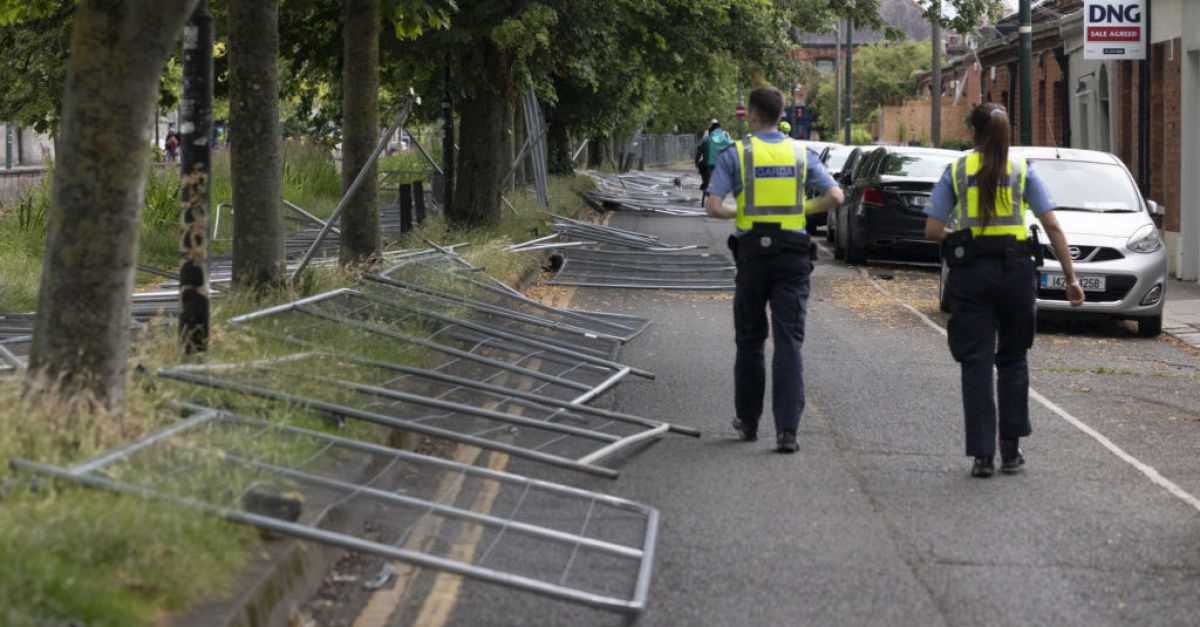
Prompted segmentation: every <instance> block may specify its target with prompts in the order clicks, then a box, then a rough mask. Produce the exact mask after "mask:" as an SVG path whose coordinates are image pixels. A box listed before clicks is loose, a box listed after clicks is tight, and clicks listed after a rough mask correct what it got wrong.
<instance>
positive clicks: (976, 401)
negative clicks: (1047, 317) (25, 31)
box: [925, 103, 1083, 478]
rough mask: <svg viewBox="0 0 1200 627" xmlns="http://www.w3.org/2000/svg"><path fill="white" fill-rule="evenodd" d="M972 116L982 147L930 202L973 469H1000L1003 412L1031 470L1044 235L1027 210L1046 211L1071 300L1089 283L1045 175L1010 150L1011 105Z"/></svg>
mask: <svg viewBox="0 0 1200 627" xmlns="http://www.w3.org/2000/svg"><path fill="white" fill-rule="evenodd" d="M970 125H971V127H972V129H974V132H975V144H976V149H975V150H974V151H972V152H971V153H969V154H967V155H966V156H964V157H962V158H961V159H958V160H957V161H955V162H954V163H952V164H951V165H950V166H949V167H948V168H946V172H945V174H943V175H942V179H941V180H940V181H939V182H938V184H937V185H936V186H935V187H934V189H933V195H932V196H931V198H930V203H929V207H928V208H927V209H926V210H925V213H926V216H927V217H926V221H925V236H926V237H928V238H929V239H931V240H933V241H936V242H941V244H942V256H943V259H945V261H946V264H947V265H948V266H950V276H949V278H948V279H947V282H946V290H947V300H948V304H949V306H950V322H949V324H948V335H949V340H950V353H951V355H953V356H954V359H955V360H956V361H958V362H959V364H960V365H961V369H962V388H963V390H962V395H963V412H964V415H965V418H966V443H967V447H966V448H967V455H968V456H970V457H973V458H974V464H973V466H972V468H971V475H972V476H974V477H981V478H984V477H990V476H992V474H993V473H994V472H995V461H994V459H995V454H996V430H997V429H996V424H997V420H999V431H1000V461H1001V464H1000V471H1001V472H1004V473H1009V474H1012V473H1017V472H1020V471H1021V470H1022V468H1023V466H1024V464H1025V457H1024V455H1023V453H1022V452H1021V449H1020V447H1019V439H1020V438H1023V437H1026V436H1028V435H1029V434H1030V431H1031V427H1030V424H1029V367H1028V365H1027V362H1026V359H1025V355H1026V352H1027V351H1028V350H1029V348H1030V347H1031V346H1032V345H1033V336H1034V331H1035V322H1036V313H1037V312H1036V304H1035V303H1036V298H1037V270H1036V268H1035V263H1034V257H1040V252H1041V251H1040V246H1041V244H1040V243H1038V240H1037V237H1036V230H1035V229H1036V228H1037V227H1036V226H1033V227H1030V225H1028V224H1026V210H1027V209H1028V210H1032V212H1033V214H1034V215H1036V216H1037V217H1038V219H1039V221H1040V222H1041V224H1042V227H1043V228H1044V229H1045V231H1046V235H1048V236H1049V238H1050V243H1051V244H1052V245H1053V247H1054V254H1055V256H1056V257H1057V258H1058V259H1059V260H1060V261H1061V263H1062V266H1063V272H1064V273H1065V274H1066V277H1067V281H1068V286H1067V299H1068V300H1070V301H1071V304H1072V305H1075V306H1078V305H1079V304H1080V303H1082V302H1083V289H1082V288H1081V287H1080V285H1079V281H1078V280H1077V279H1076V278H1075V269H1074V267H1073V266H1072V264H1071V255H1070V253H1069V252H1068V250H1067V240H1066V236H1064V235H1063V231H1062V227H1060V226H1059V223H1058V219H1057V218H1056V217H1055V216H1054V213H1053V210H1054V208H1055V205H1054V201H1053V200H1052V199H1051V198H1050V195H1049V193H1048V191H1047V189H1046V186H1045V184H1044V183H1042V180H1041V179H1040V178H1038V176H1037V173H1036V172H1034V170H1033V168H1032V167H1030V166H1029V164H1027V163H1026V162H1025V160H1024V159H1021V158H1018V157H1010V156H1009V154H1008V136H1009V132H1010V131H1009V123H1008V115H1007V114H1006V113H1005V111H1004V109H1003V107H1000V106H998V105H995V104H991V103H986V104H983V105H980V106H979V107H977V108H976V109H975V110H974V111H972V112H971V117H970ZM947 225H950V226H951V227H952V229H948V228H947ZM1031 229H1034V231H1033V232H1034V236H1033V237H1031V236H1030V231H1031ZM997 336H998V338H997ZM997 339H998V340H999V341H998V342H997ZM993 367H994V369H995V372H996V376H995V378H993V375H992V372H993ZM997 395H998V396H999V408H998V409H999V411H998V412H997V403H996V400H997V399H996V397H997Z"/></svg>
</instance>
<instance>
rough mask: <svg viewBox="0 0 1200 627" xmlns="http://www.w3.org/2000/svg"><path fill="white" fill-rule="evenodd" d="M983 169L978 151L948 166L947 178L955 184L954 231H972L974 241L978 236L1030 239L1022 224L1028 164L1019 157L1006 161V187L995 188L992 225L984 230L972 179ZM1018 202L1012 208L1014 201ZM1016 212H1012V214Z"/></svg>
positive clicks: (976, 192) (1024, 225)
mask: <svg viewBox="0 0 1200 627" xmlns="http://www.w3.org/2000/svg"><path fill="white" fill-rule="evenodd" d="M982 165H983V154H982V153H980V152H979V151H975V152H972V153H971V154H969V155H967V156H965V157H962V158H961V159H958V160H956V161H955V162H954V163H951V164H950V178H951V179H952V180H953V181H954V196H955V197H956V198H958V203H957V205H956V206H955V227H954V228H955V230H958V229H967V228H969V229H971V234H972V235H974V236H975V237H979V236H981V235H1012V236H1013V237H1016V238H1017V239H1018V240H1024V239H1026V238H1027V237H1028V236H1029V228H1028V226H1027V225H1026V224H1025V209H1026V208H1027V207H1028V204H1027V203H1026V202H1025V175H1026V173H1027V172H1028V168H1029V166H1028V164H1027V163H1026V162H1025V160H1024V159H1022V158H1020V157H1012V156H1010V157H1009V158H1008V184H1007V185H999V184H997V186H996V203H995V204H996V215H995V217H994V218H992V221H991V222H990V223H989V224H988V225H987V227H984V226H983V221H982V220H980V216H979V187H978V185H976V182H975V175H976V173H978V172H979V168H980V166H982ZM1014 198H1015V199H1019V202H1017V203H1016V206H1015V207H1014V204H1013V199H1014ZM1014 209H1015V210H1014Z"/></svg>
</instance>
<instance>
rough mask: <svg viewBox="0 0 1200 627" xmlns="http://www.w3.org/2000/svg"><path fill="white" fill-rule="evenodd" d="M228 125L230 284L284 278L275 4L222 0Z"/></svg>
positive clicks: (255, 284) (265, 283)
mask: <svg viewBox="0 0 1200 627" xmlns="http://www.w3.org/2000/svg"><path fill="white" fill-rule="evenodd" d="M228 23H229V124H230V126H231V127H232V128H233V129H235V132H236V133H237V136H238V141H237V142H236V143H235V144H234V145H233V146H232V148H231V149H230V159H231V160H232V164H233V206H234V214H233V286H234V288H242V287H246V288H251V289H258V288H264V287H273V286H276V285H280V284H282V283H283V281H284V277H285V274H284V272H285V270H284V253H283V250H284V248H283V246H284V244H283V230H284V229H283V202H282V199H283V170H282V167H283V166H282V158H281V154H280V145H279V61H278V59H279V2H278V1H277V0H238V1H235V2H231V3H229V20H228Z"/></svg>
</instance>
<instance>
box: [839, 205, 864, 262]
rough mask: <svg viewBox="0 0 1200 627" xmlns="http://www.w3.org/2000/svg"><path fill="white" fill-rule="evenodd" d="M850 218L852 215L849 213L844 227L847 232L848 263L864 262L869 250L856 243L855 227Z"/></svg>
mask: <svg viewBox="0 0 1200 627" xmlns="http://www.w3.org/2000/svg"><path fill="white" fill-rule="evenodd" d="M850 220H851V218H850V216H849V215H847V216H846V225H845V228H843V229H842V230H844V231H845V232H846V235H845V239H844V241H845V247H846V253H845V260H846V263H863V262H865V261H866V260H867V251H866V250H865V249H864V248H863V247H862V246H858V245H856V244H855V243H854V227H852V226H850V224H849V222H850Z"/></svg>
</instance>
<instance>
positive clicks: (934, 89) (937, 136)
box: [929, 2, 942, 148]
mask: <svg viewBox="0 0 1200 627" xmlns="http://www.w3.org/2000/svg"><path fill="white" fill-rule="evenodd" d="M930 11H932V12H933V18H932V19H931V20H930V22H931V23H932V25H933V31H932V32H931V33H930V35H931V37H930V40H931V43H932V44H933V74H932V75H931V76H930V79H931V81H930V83H929V98H930V104H931V105H932V106H930V108H929V111H930V114H931V119H930V120H929V141H930V142H932V144H933V147H934V148H937V147H939V146H941V145H942V23H941V21H940V20H941V18H942V4H941V2H935V3H934V4H933V7H931V8H930Z"/></svg>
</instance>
